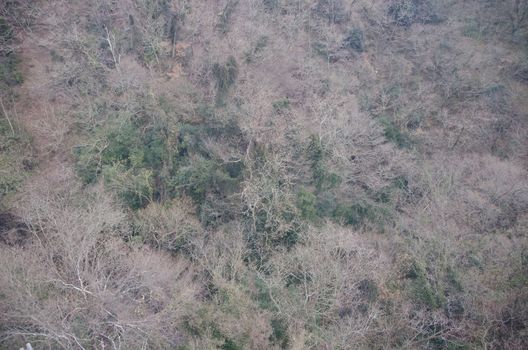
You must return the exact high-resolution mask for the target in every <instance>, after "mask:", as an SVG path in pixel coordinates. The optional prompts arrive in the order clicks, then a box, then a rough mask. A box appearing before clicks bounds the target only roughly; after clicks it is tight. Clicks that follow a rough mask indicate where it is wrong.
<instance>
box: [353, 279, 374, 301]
mask: <svg viewBox="0 0 528 350" xmlns="http://www.w3.org/2000/svg"><path fill="white" fill-rule="evenodd" d="M358 289H359V290H360V291H361V294H362V295H363V297H365V298H366V299H367V300H368V301H370V302H373V301H376V299H377V298H378V294H379V290H378V285H377V284H376V282H375V281H373V280H371V279H368V278H366V279H363V280H361V281H360V282H359V286H358Z"/></svg>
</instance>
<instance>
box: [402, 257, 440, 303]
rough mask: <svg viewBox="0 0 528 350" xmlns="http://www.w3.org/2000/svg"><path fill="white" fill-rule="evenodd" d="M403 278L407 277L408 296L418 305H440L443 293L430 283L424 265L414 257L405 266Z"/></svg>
mask: <svg viewBox="0 0 528 350" xmlns="http://www.w3.org/2000/svg"><path fill="white" fill-rule="evenodd" d="M404 276H405V278H407V279H409V280H410V281H409V282H410V283H409V291H410V297H411V298H412V299H413V300H414V301H415V302H416V303H418V304H419V305H422V306H425V307H427V308H430V309H436V308H439V307H441V306H442V304H443V302H444V296H443V294H442V293H441V292H440V291H439V290H438V289H437V288H434V287H433V286H432V285H431V282H430V281H429V279H428V278H427V274H426V271H425V267H424V266H423V265H422V264H421V263H420V262H419V261H418V260H416V259H413V260H411V262H410V264H409V265H408V266H407V267H406V268H405V271H404Z"/></svg>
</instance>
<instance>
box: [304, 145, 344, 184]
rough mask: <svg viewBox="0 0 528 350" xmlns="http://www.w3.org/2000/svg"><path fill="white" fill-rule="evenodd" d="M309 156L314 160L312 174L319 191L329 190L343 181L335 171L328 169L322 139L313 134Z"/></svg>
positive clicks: (308, 150)
mask: <svg viewBox="0 0 528 350" xmlns="http://www.w3.org/2000/svg"><path fill="white" fill-rule="evenodd" d="M307 153H308V158H309V159H310V160H311V162H312V165H311V167H312V174H313V181H314V185H315V188H316V189H317V191H322V190H329V189H332V188H335V187H337V186H338V185H339V184H340V183H341V177H340V176H339V175H337V174H335V173H333V172H329V171H327V170H326V167H325V162H324V157H325V151H324V149H323V145H322V143H321V140H320V139H319V138H318V137H317V136H315V135H312V136H311V137H310V143H309V144H308V149H307Z"/></svg>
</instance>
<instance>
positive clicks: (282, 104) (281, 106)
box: [272, 98, 290, 114]
mask: <svg viewBox="0 0 528 350" xmlns="http://www.w3.org/2000/svg"><path fill="white" fill-rule="evenodd" d="M272 105H273V110H274V111H275V113H277V114H278V113H281V112H282V111H284V110H286V109H288V108H290V100H289V99H288V98H283V99H280V100H277V101H275V102H273V104H272Z"/></svg>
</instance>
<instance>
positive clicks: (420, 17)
mask: <svg viewBox="0 0 528 350" xmlns="http://www.w3.org/2000/svg"><path fill="white" fill-rule="evenodd" d="M437 11H438V10H437V8H436V6H435V4H434V2H432V1H430V0H393V1H392V3H391V5H390V6H389V11H388V12H389V16H391V17H392V18H393V20H394V22H395V23H396V24H397V25H399V26H403V27H410V26H411V25H412V24H413V23H416V22H419V23H423V24H438V23H441V22H443V21H444V18H442V16H440V15H439V14H438V13H437Z"/></svg>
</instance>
